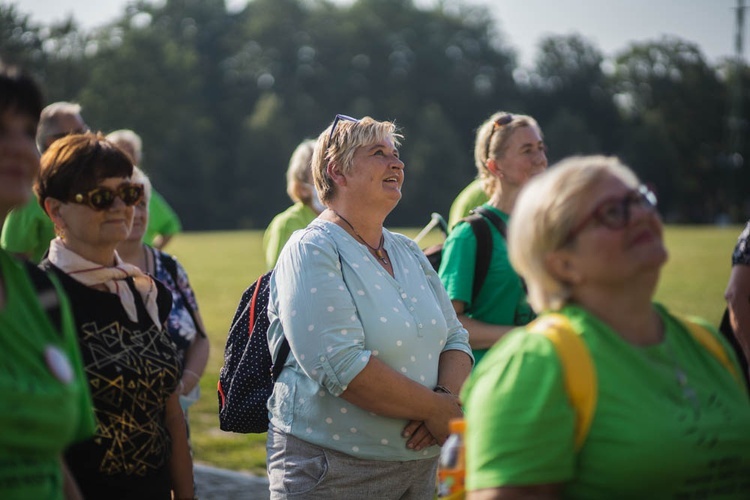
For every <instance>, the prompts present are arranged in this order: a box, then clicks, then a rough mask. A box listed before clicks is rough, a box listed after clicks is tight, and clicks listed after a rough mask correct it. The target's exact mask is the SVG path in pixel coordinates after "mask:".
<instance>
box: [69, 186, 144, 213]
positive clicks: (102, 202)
mask: <svg viewBox="0 0 750 500" xmlns="http://www.w3.org/2000/svg"><path fill="white" fill-rule="evenodd" d="M115 198H120V199H121V200H122V202H123V203H124V204H125V205H127V206H129V207H132V206H133V205H135V204H136V203H138V202H139V201H141V199H143V184H134V183H127V184H122V185H120V186H118V187H117V188H116V189H110V188H108V187H105V186H99V187H96V188H94V189H92V190H91V191H89V192H88V193H85V194H83V193H78V194H76V195H75V196H73V199H72V200H71V201H72V202H73V203H78V204H81V205H87V206H88V207H90V208H92V209H94V210H97V211H102V210H109V209H110V207H112V205H114V203H115Z"/></svg>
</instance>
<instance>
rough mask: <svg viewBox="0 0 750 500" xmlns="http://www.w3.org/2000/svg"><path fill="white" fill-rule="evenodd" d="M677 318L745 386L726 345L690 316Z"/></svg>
mask: <svg viewBox="0 0 750 500" xmlns="http://www.w3.org/2000/svg"><path fill="white" fill-rule="evenodd" d="M675 317H676V318H677V320H678V321H679V322H680V323H682V324H683V325H684V326H685V329H686V330H687V331H688V332H690V335H692V336H693V338H694V339H695V340H696V341H697V342H698V343H699V344H700V345H701V346H703V348H704V349H706V350H707V351H708V352H710V353H711V354H712V355H713V356H714V357H715V358H716V359H718V360H719V362H720V363H721V364H722V365H724V368H726V369H727V370H728V371H729V373H731V374H732V376H733V377H734V379H735V380H736V381H737V383H738V384H740V386H741V387H743V388H744V382H743V381H742V377H740V374H739V373H737V368H736V367H735V365H734V363H732V360H731V359H730V358H729V355H728V354H727V351H726V350H725V349H724V346H722V345H721V342H719V340H718V339H717V338H716V337H715V336H714V334H712V333H711V332H709V331H708V329H707V328H706V327H704V326H703V325H701V324H699V323H697V322H695V321H692V320H691V319H689V318H686V317H683V316H675Z"/></svg>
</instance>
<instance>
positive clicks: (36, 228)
mask: <svg viewBox="0 0 750 500" xmlns="http://www.w3.org/2000/svg"><path fill="white" fill-rule="evenodd" d="M54 238H55V225H54V224H53V223H52V220H50V218H49V217H48V216H47V213H46V212H45V211H44V210H43V209H42V207H41V205H39V203H38V202H37V200H36V197H33V196H32V198H31V199H30V200H29V201H28V203H26V204H25V205H23V206H20V207H17V208H15V209H13V210H11V211H10V213H9V214H8V217H7V218H6V219H5V224H4V225H3V233H2V237H1V238H0V243H1V244H2V247H3V248H4V249H5V250H7V251H8V252H10V253H12V254H27V255H30V256H31V260H32V261H33V262H40V261H41V260H42V257H43V256H44V253H45V252H46V251H47V249H48V248H49V242H50V241H52V240H53V239H54Z"/></svg>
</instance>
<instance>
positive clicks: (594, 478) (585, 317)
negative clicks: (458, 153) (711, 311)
mask: <svg viewBox="0 0 750 500" xmlns="http://www.w3.org/2000/svg"><path fill="white" fill-rule="evenodd" d="M509 236H510V240H509V249H510V258H511V262H512V263H513V266H514V267H515V268H516V269H517V270H518V272H519V274H520V275H521V276H523V278H524V279H525V280H526V284H527V285H528V290H529V300H530V302H531V304H532V305H533V306H534V309H535V310H537V311H540V314H541V317H540V318H539V320H537V321H535V322H534V323H533V324H532V325H531V326H530V327H521V328H519V329H517V330H515V331H514V332H512V333H511V334H509V335H507V336H505V338H503V339H502V340H501V341H500V342H498V343H497V344H496V345H495V346H494V347H493V348H492V350H490V352H489V353H488V354H487V355H486V356H485V360H484V362H482V363H481V364H479V365H478V366H477V368H476V369H475V370H474V372H473V373H472V376H471V378H470V380H469V381H468V382H467V383H466V385H465V387H464V389H463V391H462V392H461V400H462V401H463V402H464V410H465V412H466V442H465V443H466V452H467V456H466V467H467V475H466V486H467V490H469V495H468V498H469V499H471V500H477V499H499V498H580V499H599V498H697V497H700V498H737V499H740V498H748V496H747V495H748V492H749V491H750V399H748V393H747V388H746V387H745V385H744V382H743V381H742V379H741V378H740V376H739V367H738V365H737V363H736V359H735V358H734V356H733V355H732V352H731V350H730V348H729V346H727V345H726V344H725V343H723V342H722V339H721V337H720V336H719V335H718V333H717V332H716V331H715V330H713V328H711V327H710V326H708V325H707V324H706V323H705V322H703V321H699V322H697V323H696V322H694V321H690V322H687V321H686V320H683V319H678V317H675V316H674V315H673V314H671V313H670V312H669V311H668V310H667V309H666V308H665V307H664V306H662V305H660V304H657V303H654V302H653V296H654V292H655V290H656V287H657V284H658V281H659V275H660V273H661V269H662V267H663V265H664V263H665V262H666V260H667V251H666V248H665V247H664V241H663V227H662V223H661V220H660V218H659V215H658V213H657V211H656V197H655V196H654V195H653V193H651V192H650V191H649V190H648V189H647V188H646V187H645V186H643V185H642V184H641V183H640V181H639V180H638V178H637V177H636V176H635V174H634V173H633V172H632V171H631V170H630V169H629V168H627V167H626V166H624V165H623V164H621V163H620V162H619V161H618V160H617V159H616V158H611V157H604V156H593V157H574V158H570V159H567V160H564V161H562V162H560V163H559V164H557V165H555V166H553V167H552V168H550V169H549V171H548V172H546V173H544V174H542V175H540V176H538V177H537V178H535V179H532V180H531V181H530V182H529V184H528V186H527V187H526V188H525V189H524V190H523V191H522V192H521V195H520V197H519V199H518V202H517V203H516V207H515V210H514V212H513V217H512V219H511V221H510V228H509ZM552 313H556V314H552ZM554 324H560V325H567V328H565V329H566V330H567V331H568V332H570V335H577V336H578V338H579V339H580V341H581V342H582V346H581V347H582V348H583V349H584V353H585V354H586V355H588V356H589V357H590V359H591V362H592V364H593V375H594V378H595V383H594V388H593V390H595V391H596V393H595V394H593V395H592V396H594V400H595V408H594V410H593V413H591V414H590V415H593V418H592V420H591V421H590V426H589V427H588V431H587V433H586V434H584V437H585V438H584V439H577V437H578V436H576V433H577V427H578V426H579V425H580V424H581V413H579V412H577V411H576V408H577V406H575V404H574V401H576V399H570V396H569V393H568V390H567V389H566V385H565V382H566V377H565V374H564V373H563V369H564V367H563V365H562V364H561V359H560V357H559V356H558V352H557V347H555V346H553V344H552V342H551V341H550V339H549V338H547V336H546V335H542V334H535V333H533V332H534V331H535V328H536V327H541V328H545V330H546V329H548V328H550V325H554ZM696 329H699V330H698V332H696V333H692V332H691V331H693V330H696ZM698 333H701V334H702V335H699V334H698ZM574 340H575V339H574ZM710 344H713V346H714V347H716V348H717V349H718V350H717V351H715V352H712V351H710V350H709V349H710V348H709V347H708V346H709V345H710ZM722 354H723V356H722ZM722 358H723V359H722ZM568 366H571V365H568ZM571 396H577V397H578V398H580V394H579V395H571Z"/></svg>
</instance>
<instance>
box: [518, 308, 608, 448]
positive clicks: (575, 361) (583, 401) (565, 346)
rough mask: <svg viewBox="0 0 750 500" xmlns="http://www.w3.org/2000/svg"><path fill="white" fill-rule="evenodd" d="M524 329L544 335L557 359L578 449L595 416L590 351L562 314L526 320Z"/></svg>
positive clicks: (594, 394) (592, 368) (592, 366)
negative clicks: (573, 421)
mask: <svg viewBox="0 0 750 500" xmlns="http://www.w3.org/2000/svg"><path fill="white" fill-rule="evenodd" d="M526 330H527V331H528V332H530V333H535V334H540V335H544V336H545V337H547V338H548V339H549V340H550V342H552V345H554V347H555V351H556V352H557V356H558V357H559V358H560V364H561V365H562V370H563V377H564V384H565V391H566V392H567V393H568V399H569V400H570V404H571V405H572V406H573V409H574V410H575V413H576V426H575V441H574V442H575V448H576V450H580V449H581V447H582V446H583V443H584V442H585V441H586V436H588V433H589V429H590V427H591V421H592V420H593V418H594V410H595V408H596V399H597V394H598V392H597V391H598V389H597V379H596V371H595V370H594V364H593V362H592V360H591V355H590V354H589V350H588V348H587V347H586V344H585V343H584V342H583V340H582V339H581V337H580V336H579V335H578V334H577V333H576V331H575V329H574V328H573V325H571V323H570V321H569V320H568V318H566V317H565V316H563V315H562V314H545V315H544V316H541V317H539V318H537V319H535V320H534V321H532V322H531V323H529V324H528V326H526Z"/></svg>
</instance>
